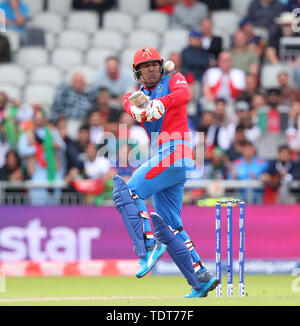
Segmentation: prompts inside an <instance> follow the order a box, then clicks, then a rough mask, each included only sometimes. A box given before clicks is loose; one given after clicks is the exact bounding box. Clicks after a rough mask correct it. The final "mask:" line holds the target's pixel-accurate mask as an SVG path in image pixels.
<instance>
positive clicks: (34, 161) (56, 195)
mask: <svg viewBox="0 0 300 326" xmlns="http://www.w3.org/2000/svg"><path fill="white" fill-rule="evenodd" d="M64 151H65V143H64V141H63V140H62V138H61V137H60V135H59V132H58V130H57V129H56V128H55V127H54V126H51V125H49V124H48V123H47V121H46V120H45V116H44V113H43V112H42V111H41V110H37V111H35V113H34V120H33V125H32V126H29V127H28V128H27V129H26V130H25V131H24V132H23V134H21V136H20V138H19V141H18V153H19V155H20V157H21V158H22V159H23V160H24V163H25V166H26V169H27V171H28V174H29V175H30V179H31V180H32V181H38V182H43V181H44V182H45V181H59V180H63V176H64V173H65V170H64V166H63V162H64V159H63V156H64ZM60 194H61V191H60V189H55V190H54V191H53V192H51V193H50V192H48V190H47V189H46V188H41V189H39V188H34V189H30V190H29V196H30V203H31V204H32V205H46V204H57V203H58V202H59V200H60Z"/></svg>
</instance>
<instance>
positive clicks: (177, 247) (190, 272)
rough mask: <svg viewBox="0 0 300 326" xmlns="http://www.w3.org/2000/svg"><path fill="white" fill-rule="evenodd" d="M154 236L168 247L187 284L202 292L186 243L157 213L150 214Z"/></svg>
mask: <svg viewBox="0 0 300 326" xmlns="http://www.w3.org/2000/svg"><path fill="white" fill-rule="evenodd" d="M150 216H151V219H152V223H153V229H154V235H155V236H156V237H157V239H158V240H159V241H160V242H162V243H164V244H165V245H166V246H167V251H168V253H169V255H170V257H171V258H172V259H173V261H174V263H175V264H176V265H177V267H178V268H179V269H180V271H181V273H182V274H183V275H184V277H185V278H186V280H187V282H188V283H189V284H190V285H191V286H192V287H193V288H194V289H195V290H197V291H200V290H201V285H200V281H199V280H198V278H197V275H196V273H195V270H194V266H193V263H192V258H191V255H190V252H189V250H188V248H187V246H186V245H185V243H184V242H182V241H181V240H179V239H177V238H176V237H175V235H174V234H173V232H172V231H171V229H170V228H169V226H168V224H167V223H166V222H165V220H164V219H163V218H162V217H160V216H159V215H157V214H156V213H151V214H150Z"/></svg>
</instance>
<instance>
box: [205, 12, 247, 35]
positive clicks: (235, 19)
mask: <svg viewBox="0 0 300 326" xmlns="http://www.w3.org/2000/svg"><path fill="white" fill-rule="evenodd" d="M211 18H212V22H213V26H214V29H217V30H223V31H226V32H227V33H228V34H233V33H234V32H235V31H236V29H237V27H238V23H239V20H240V18H241V17H240V16H239V15H238V14H236V13H234V12H232V11H226V10H220V11H215V12H213V13H212V15H211Z"/></svg>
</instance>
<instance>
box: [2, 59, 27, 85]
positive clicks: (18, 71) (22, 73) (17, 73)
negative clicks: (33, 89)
mask: <svg viewBox="0 0 300 326" xmlns="http://www.w3.org/2000/svg"><path fill="white" fill-rule="evenodd" d="M5 82H8V83H13V84H15V85H17V86H19V87H23V85H25V83H26V70H25V69H24V68H23V67H22V66H18V65H15V64H3V65H0V83H5Z"/></svg>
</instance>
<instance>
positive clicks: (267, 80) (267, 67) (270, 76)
mask: <svg viewBox="0 0 300 326" xmlns="http://www.w3.org/2000/svg"><path fill="white" fill-rule="evenodd" d="M280 71H286V72H288V74H289V76H290V80H291V81H292V76H293V75H292V68H290V67H289V66H288V65H283V64H277V65H275V64H264V65H263V66H262V68H261V85H262V87H263V88H266V89H268V88H273V87H279V83H278V73H279V72H280Z"/></svg>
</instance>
